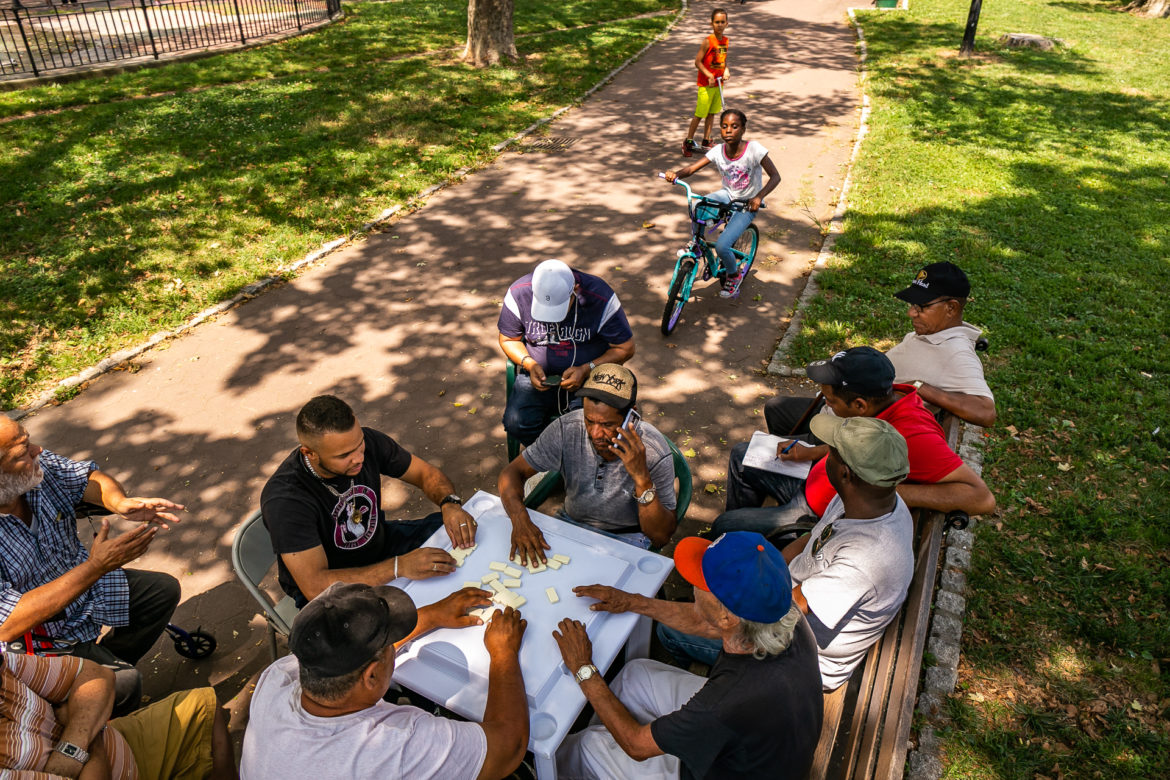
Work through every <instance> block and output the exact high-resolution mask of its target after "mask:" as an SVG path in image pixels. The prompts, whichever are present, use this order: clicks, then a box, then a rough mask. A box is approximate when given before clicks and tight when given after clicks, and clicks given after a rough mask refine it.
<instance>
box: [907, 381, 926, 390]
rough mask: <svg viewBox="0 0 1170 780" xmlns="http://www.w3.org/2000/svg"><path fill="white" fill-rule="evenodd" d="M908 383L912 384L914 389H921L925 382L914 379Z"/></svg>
mask: <svg viewBox="0 0 1170 780" xmlns="http://www.w3.org/2000/svg"><path fill="white" fill-rule="evenodd" d="M910 384H912V385H914V389H915V390H921V389H922V386H923V385H924V384H926V383H925V382H923V381H922V380H921V379H915V380H914V381H913V382H911V383H910Z"/></svg>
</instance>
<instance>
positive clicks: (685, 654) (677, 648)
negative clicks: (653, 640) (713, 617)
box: [655, 623, 723, 666]
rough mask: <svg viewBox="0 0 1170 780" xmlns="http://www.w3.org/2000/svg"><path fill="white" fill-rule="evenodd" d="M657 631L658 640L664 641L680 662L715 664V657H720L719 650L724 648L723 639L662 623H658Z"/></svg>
mask: <svg viewBox="0 0 1170 780" xmlns="http://www.w3.org/2000/svg"><path fill="white" fill-rule="evenodd" d="M655 633H657V634H658V640H659V641H660V642H662V646H663V647H664V648H666V650H667V652H669V653H670V654H671V656H673V657H674V660H675V661H677V662H678V663H680V664H687V663H689V662H691V661H698V662H699V663H701V664H707V666H714V665H715V659H716V658H718V657H719V651H720V650H722V649H723V642H722V640H719V639H708V638H707V637H705V636H694V635H693V634H684V633H683V632H682V631H677V630H675V629H673V628H667V627H666V626H664V625H662V624H661V623H658V624H657V625H656V627H655Z"/></svg>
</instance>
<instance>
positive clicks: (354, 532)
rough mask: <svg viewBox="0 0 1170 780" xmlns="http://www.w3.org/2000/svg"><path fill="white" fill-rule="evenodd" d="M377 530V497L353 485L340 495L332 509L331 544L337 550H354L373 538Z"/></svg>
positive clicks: (366, 489)
mask: <svg viewBox="0 0 1170 780" xmlns="http://www.w3.org/2000/svg"><path fill="white" fill-rule="evenodd" d="M376 530H378V497H377V496H376V495H375V494H374V491H373V489H372V488H368V487H366V486H365V485H354V486H353V487H351V488H350V489H349V490H347V491H345V492H344V493H342V494H341V497H340V498H338V499H337V503H336V504H335V505H334V507H333V544H334V545H335V546H336V547H337V548H338V549H339V550H356V549H358V548H359V547H363V546H365V544H366V542H368V541H370V539H372V538H374V532H375V531H376Z"/></svg>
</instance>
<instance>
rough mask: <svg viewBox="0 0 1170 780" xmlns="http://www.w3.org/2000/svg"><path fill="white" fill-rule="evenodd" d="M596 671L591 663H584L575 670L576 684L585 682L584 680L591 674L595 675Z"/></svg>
mask: <svg viewBox="0 0 1170 780" xmlns="http://www.w3.org/2000/svg"><path fill="white" fill-rule="evenodd" d="M597 673H598V672H597V667H596V666H594V665H593V664H585V665H584V666H582V667H581V668H580V669H578V670H577V674H576V675H574V676H575V677H576V678H577V684H578V685H580V684H581V683H583V682H585V681H586V680H588V679H589V678H590V677H592V676H593V675H595V674H597Z"/></svg>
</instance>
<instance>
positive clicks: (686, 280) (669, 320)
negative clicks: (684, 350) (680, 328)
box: [662, 257, 695, 336]
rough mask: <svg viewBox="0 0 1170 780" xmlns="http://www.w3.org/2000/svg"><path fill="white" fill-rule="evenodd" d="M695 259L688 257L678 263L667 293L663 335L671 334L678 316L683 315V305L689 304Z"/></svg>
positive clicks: (663, 317)
mask: <svg viewBox="0 0 1170 780" xmlns="http://www.w3.org/2000/svg"><path fill="white" fill-rule="evenodd" d="M694 275H695V259H694V258H693V257H688V258H686V259H685V260H683V261H682V262H680V263H679V264H678V268H676V269H675V272H674V279H673V280H672V281H671V283H670V292H669V293H667V295H666V308H665V309H663V311H662V335H663V336H669V335H670V332H671V331H672V330H674V326H675V325H678V318H679V317H680V316H682V310H683V307H684V306H686V305H687V297H688V296H689V295H690V292H691V284H692V283H693V282H694Z"/></svg>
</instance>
